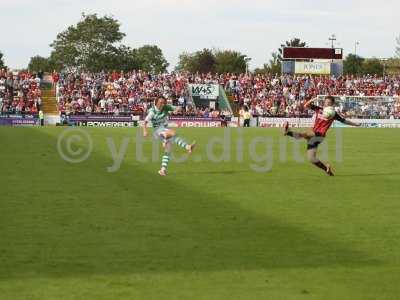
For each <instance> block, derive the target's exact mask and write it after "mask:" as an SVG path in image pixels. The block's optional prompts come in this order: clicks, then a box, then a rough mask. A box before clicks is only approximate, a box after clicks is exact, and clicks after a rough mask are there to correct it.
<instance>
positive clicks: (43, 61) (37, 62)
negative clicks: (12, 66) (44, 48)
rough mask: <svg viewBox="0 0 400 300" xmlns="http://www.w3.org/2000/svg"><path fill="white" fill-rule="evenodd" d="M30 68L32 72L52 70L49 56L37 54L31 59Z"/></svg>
mask: <svg viewBox="0 0 400 300" xmlns="http://www.w3.org/2000/svg"><path fill="white" fill-rule="evenodd" d="M28 70H29V71H31V72H39V71H43V72H51V71H53V70H51V69H50V68H49V58H46V57H42V56H40V55H36V56H33V57H31V60H30V61H29V65H28Z"/></svg>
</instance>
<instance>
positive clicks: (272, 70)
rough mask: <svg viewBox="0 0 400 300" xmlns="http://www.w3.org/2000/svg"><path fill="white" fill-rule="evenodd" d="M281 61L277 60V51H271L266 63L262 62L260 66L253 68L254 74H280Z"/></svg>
mask: <svg viewBox="0 0 400 300" xmlns="http://www.w3.org/2000/svg"><path fill="white" fill-rule="evenodd" d="M281 66H282V63H281V61H280V60H279V53H278V52H272V57H271V59H270V60H269V62H268V63H267V64H264V66H263V67H262V68H257V69H255V70H254V73H256V74H271V75H275V74H281Z"/></svg>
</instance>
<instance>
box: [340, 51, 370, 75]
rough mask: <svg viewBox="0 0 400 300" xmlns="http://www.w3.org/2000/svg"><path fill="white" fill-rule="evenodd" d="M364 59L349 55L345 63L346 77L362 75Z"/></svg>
mask: <svg viewBox="0 0 400 300" xmlns="http://www.w3.org/2000/svg"><path fill="white" fill-rule="evenodd" d="M364 60H365V59H364V58H362V57H360V56H358V55H355V54H349V55H348V56H347V57H346V59H345V60H344V61H343V72H344V74H346V75H356V74H359V73H362V71H363V70H362V65H363V63H364Z"/></svg>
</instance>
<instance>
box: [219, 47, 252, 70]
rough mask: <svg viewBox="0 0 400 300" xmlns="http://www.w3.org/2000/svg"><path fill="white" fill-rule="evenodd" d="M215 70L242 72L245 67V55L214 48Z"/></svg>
mask: <svg viewBox="0 0 400 300" xmlns="http://www.w3.org/2000/svg"><path fill="white" fill-rule="evenodd" d="M214 55H215V62H216V65H215V71H216V72H217V73H236V74H240V73H244V72H246V69H247V62H246V57H247V56H246V55H244V54H242V53H240V52H238V51H233V50H223V51H221V50H216V51H214Z"/></svg>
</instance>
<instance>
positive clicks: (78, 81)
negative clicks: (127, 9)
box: [56, 71, 400, 117]
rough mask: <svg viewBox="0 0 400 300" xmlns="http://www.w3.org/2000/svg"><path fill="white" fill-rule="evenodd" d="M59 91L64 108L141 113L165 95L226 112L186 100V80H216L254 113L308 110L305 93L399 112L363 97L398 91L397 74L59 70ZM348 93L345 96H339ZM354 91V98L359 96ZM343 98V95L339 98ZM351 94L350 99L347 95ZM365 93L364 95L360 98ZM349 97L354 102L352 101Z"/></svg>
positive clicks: (346, 108)
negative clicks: (341, 74) (76, 71)
mask: <svg viewBox="0 0 400 300" xmlns="http://www.w3.org/2000/svg"><path fill="white" fill-rule="evenodd" d="M56 78H57V81H58V84H57V95H58V99H59V110H60V112H61V113H62V114H67V115H68V114H93V113H99V114H116V115H118V114H144V113H145V112H146V110H147V109H148V108H149V106H150V105H151V103H152V100H153V99H154V98H155V97H157V96H159V95H163V96H164V97H166V98H167V99H169V102H170V103H171V104H174V105H176V106H179V107H180V109H179V110H178V112H177V115H182V116H197V117H219V116H220V115H225V116H229V115H230V113H231V112H230V111H227V110H225V111H220V110H218V107H217V109H211V108H208V107H204V108H199V107H197V108H195V107H194V106H193V105H192V104H191V103H190V101H189V97H188V95H187V88H186V87H187V85H188V84H190V83H198V84H199V83H201V84H220V85H222V86H223V87H224V88H225V91H226V92H227V95H228V96H229V97H230V99H231V100H232V103H233V105H234V106H235V108H236V109H238V108H240V107H244V106H247V107H249V109H250V111H251V113H252V114H253V115H257V116H290V117H298V116H309V115H310V112H309V111H304V108H303V107H304V106H303V103H304V101H305V99H308V98H310V97H316V96H318V95H335V96H339V98H340V99H341V101H339V102H340V109H341V110H342V112H347V113H348V114H352V115H359V116H366V117H367V116H375V117H388V116H392V115H393V116H397V117H398V116H400V113H399V112H400V107H399V105H400V104H399V102H396V101H387V100H382V101H378V102H377V101H376V99H377V98H375V99H372V98H370V99H372V100H366V99H369V98H366V97H380V96H381V97H383V98H382V99H388V98H391V97H394V99H396V97H399V95H400V76H386V77H378V76H362V77H359V76H343V77H339V78H334V77H331V76H293V75H282V76H271V75H261V74H260V75H254V74H248V75H247V74H241V75H232V74H187V73H166V74H160V75H151V74H148V73H145V72H142V71H133V72H129V73H119V72H114V73H98V74H90V73H68V74H61V75H58V74H57V77H56ZM343 96H346V98H343ZM357 97H358V98H357ZM343 99H345V100H343ZM348 99H353V100H348ZM360 99H363V100H360ZM352 101H353V102H352Z"/></svg>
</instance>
